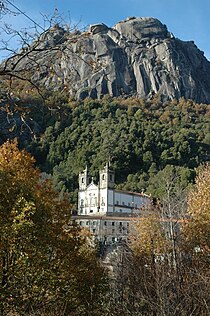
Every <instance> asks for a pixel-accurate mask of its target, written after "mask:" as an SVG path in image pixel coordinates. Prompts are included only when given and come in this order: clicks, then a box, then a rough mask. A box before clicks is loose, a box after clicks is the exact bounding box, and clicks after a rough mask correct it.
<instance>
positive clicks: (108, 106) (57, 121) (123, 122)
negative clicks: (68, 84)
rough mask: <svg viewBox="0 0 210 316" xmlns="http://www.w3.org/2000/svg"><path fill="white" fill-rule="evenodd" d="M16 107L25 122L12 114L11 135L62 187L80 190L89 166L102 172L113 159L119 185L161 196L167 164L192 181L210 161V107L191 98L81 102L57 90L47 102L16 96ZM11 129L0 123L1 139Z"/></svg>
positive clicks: (106, 97)
mask: <svg viewBox="0 0 210 316" xmlns="http://www.w3.org/2000/svg"><path fill="white" fill-rule="evenodd" d="M13 101H14V100H13ZM10 103H11V101H10ZM5 104H6V105H5ZM5 104H4V107H2V109H4V112H5V106H7V108H8V106H9V105H8V103H5ZM21 111H22V112H21ZM12 112H13V117H14V115H18V113H20V112H21V116H22V117H23V116H24V118H25V123H27V124H23V122H22V125H21V124H20V126H19V127H18V126H17V125H18V120H16V123H14V122H13V123H11V120H10V126H9V127H10V129H9V130H10V132H8V130H7V132H8V135H10V137H19V138H20V141H21V146H22V147H23V146H24V147H26V148H27V150H28V151H29V152H31V153H32V155H34V156H35V158H36V160H37V164H38V166H39V167H40V168H41V170H42V171H44V172H47V173H49V174H51V175H52V176H53V178H54V181H55V184H56V187H57V188H58V189H59V190H68V191H74V190H75V189H76V188H77V177H78V173H79V172H80V171H81V170H82V169H83V168H85V166H86V164H87V165H88V166H89V167H90V170H91V172H92V174H93V175H95V176H96V174H97V171H98V169H99V168H100V167H102V166H103V165H104V164H105V163H106V162H107V161H109V162H110V163H111V165H112V168H113V169H114V170H115V172H116V182H117V185H118V187H120V188H126V189H128V190H136V191H141V190H142V189H144V190H146V192H148V193H152V195H153V196H157V195H158V192H157V190H156V185H155V182H156V180H157V179H159V178H160V176H161V172H162V171H161V170H164V169H165V168H166V171H167V165H173V166H175V167H176V169H177V170H178V171H179V173H181V175H182V179H183V183H185V185H186V184H187V183H188V182H189V181H191V180H193V177H194V168H195V167H197V166H199V165H200V164H201V163H203V162H206V161H209V159H210V105H206V104H196V103H194V102H193V101H191V100H184V99H180V100H179V101H176V100H174V101H168V102H165V103H163V102H161V101H160V100H159V98H158V96H156V97H155V98H154V99H153V100H152V101H144V100H143V99H139V98H135V97H132V98H111V97H108V96H105V97H104V98H103V99H101V100H91V99H85V100H84V101H81V102H80V101H75V100H73V99H70V98H68V96H67V95H66V94H65V93H61V92H54V94H51V95H48V96H47V95H46V96H45V102H43V99H42V98H41V97H39V96H34V97H30V98H29V97H27V98H26V97H23V96H21V99H17V98H16V101H15V102H13V104H12V105H11V104H10V115H11V113H12ZM14 113H15V114H14ZM19 115H20V114H19ZM12 124H13V125H12ZM14 124H16V125H14ZM23 125H24V128H23ZM27 125H28V127H27ZM29 128H30V133H29ZM3 134H4V135H3ZM29 134H30V135H29ZM5 135H6V134H5V129H3V127H1V139H2V141H3V140H4V137H5ZM8 135H7V136H8ZM29 136H30V137H29ZM95 180H97V179H95Z"/></svg>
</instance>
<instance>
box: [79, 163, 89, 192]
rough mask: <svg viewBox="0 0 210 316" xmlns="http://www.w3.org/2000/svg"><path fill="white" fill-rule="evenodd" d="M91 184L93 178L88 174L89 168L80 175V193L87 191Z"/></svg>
mask: <svg viewBox="0 0 210 316" xmlns="http://www.w3.org/2000/svg"><path fill="white" fill-rule="evenodd" d="M90 183H91V176H90V175H89V174H88V169H87V166H86V168H85V170H83V171H82V172H80V173H79V191H83V190H86V188H87V186H88V185H89V184H90Z"/></svg>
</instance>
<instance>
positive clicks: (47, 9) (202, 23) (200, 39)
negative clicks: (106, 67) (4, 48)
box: [1, 0, 210, 60]
mask: <svg viewBox="0 0 210 316" xmlns="http://www.w3.org/2000/svg"><path fill="white" fill-rule="evenodd" d="M10 1H13V3H14V4H15V5H16V6H17V7H18V8H20V9H21V10H22V11H24V12H25V13H27V14H28V15H29V16H30V17H31V18H33V19H34V20H35V21H37V22H38V23H42V22H43V18H42V14H46V15H52V14H53V12H54V10H55V9H57V10H58V11H59V12H60V13H61V14H63V17H64V19H66V20H69V17H70V18H71V20H72V21H73V22H74V23H77V22H78V21H80V20H81V21H82V24H84V25H89V24H94V23H100V22H103V23H105V24H107V25H108V26H113V25H114V24H115V23H117V22H119V21H120V20H123V19H125V18H126V17H128V16H136V17H145V16H146V17H149V16H151V17H155V18H158V19H159V20H160V21H161V22H162V23H164V24H166V25H167V27H168V30H169V31H171V32H172V33H173V34H174V36H175V37H178V38H180V39H182V40H194V42H195V44H196V45H197V46H198V48H199V49H200V50H202V51H204V54H205V56H206V57H207V58H208V60H210V19H209V15H210V0H106V1H100V0H34V1H33V0H32V1H29V0H10ZM5 21H6V22H8V23H10V24H11V25H12V26H14V28H15V29H20V28H22V27H25V26H28V25H30V24H31V23H30V21H29V20H27V19H26V18H25V17H24V16H21V15H19V16H16V17H12V16H10V17H6V18H5ZM1 23H2V21H1ZM1 36H3V35H1Z"/></svg>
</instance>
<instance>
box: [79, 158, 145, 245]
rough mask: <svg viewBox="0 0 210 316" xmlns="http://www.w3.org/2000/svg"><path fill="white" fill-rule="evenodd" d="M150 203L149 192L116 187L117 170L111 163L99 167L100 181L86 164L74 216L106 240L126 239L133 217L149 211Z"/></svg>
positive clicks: (101, 240) (100, 239) (105, 241)
mask: <svg viewBox="0 0 210 316" xmlns="http://www.w3.org/2000/svg"><path fill="white" fill-rule="evenodd" d="M150 206H151V199H150V197H149V196H148V195H146V194H143V193H137V192H129V191H122V190H118V189H115V173H114V171H113V170H111V169H110V168H109V166H108V164H107V165H106V166H105V167H104V168H103V169H101V170H100V171H99V182H98V184H96V183H94V181H93V178H92V177H91V176H90V174H89V172H88V169H87V168H86V169H85V170H84V171H83V172H81V173H80V174H79V192H78V215H76V216H74V220H76V221H77V223H79V224H80V226H81V227H83V228H86V229H88V230H89V231H90V232H91V233H92V234H93V235H94V236H95V237H96V238H97V239H98V240H99V241H100V242H102V243H104V244H110V243H113V242H116V241H119V240H127V238H128V235H129V232H130V231H131V229H132V223H133V218H134V217H136V216H142V215H145V214H147V213H148V212H149V209H150Z"/></svg>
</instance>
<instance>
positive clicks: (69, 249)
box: [0, 142, 103, 315]
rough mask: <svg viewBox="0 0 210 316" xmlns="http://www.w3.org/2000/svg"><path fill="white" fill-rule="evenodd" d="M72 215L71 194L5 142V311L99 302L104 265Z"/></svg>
mask: <svg viewBox="0 0 210 316" xmlns="http://www.w3.org/2000/svg"><path fill="white" fill-rule="evenodd" d="M70 216H71V205H70V203H69V201H68V197H67V196H64V197H62V198H60V196H59V194H58V193H56V192H55V191H54V189H53V186H52V183H51V182H50V181H49V180H43V179H42V177H41V174H40V172H39V170H38V169H36V168H35V167H34V159H33V158H32V157H31V156H30V155H29V154H28V153H27V152H26V151H24V150H19V149H18V146H17V142H13V143H10V142H6V143H5V144H4V145H3V146H2V147H1V148H0V293H1V300H0V313H1V314H2V315H7V314H8V313H10V314H12V315H13V314H14V315H16V313H17V315H19V314H21V315H22V314H23V313H26V314H27V313H28V314H30V312H31V311H32V310H33V311H36V310H39V312H40V313H41V312H43V311H44V312H45V313H46V315H47V314H49V313H50V311H52V310H54V311H55V310H57V312H58V314H59V313H60V314H63V315H64V313H65V312H68V313H70V312H72V311H74V312H77V313H78V315H83V313H84V311H85V310H86V311H87V310H91V309H92V308H94V307H95V306H96V304H97V298H98V295H99V293H100V284H101V280H102V278H103V269H102V268H101V267H100V266H99V264H98V262H97V261H96V258H95V254H94V250H93V249H92V248H91V246H90V243H88V242H87V238H86V236H85V235H84V234H82V233H81V230H80V228H79V227H78V226H77V225H76V224H71V222H70ZM90 293H91V295H90Z"/></svg>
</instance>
